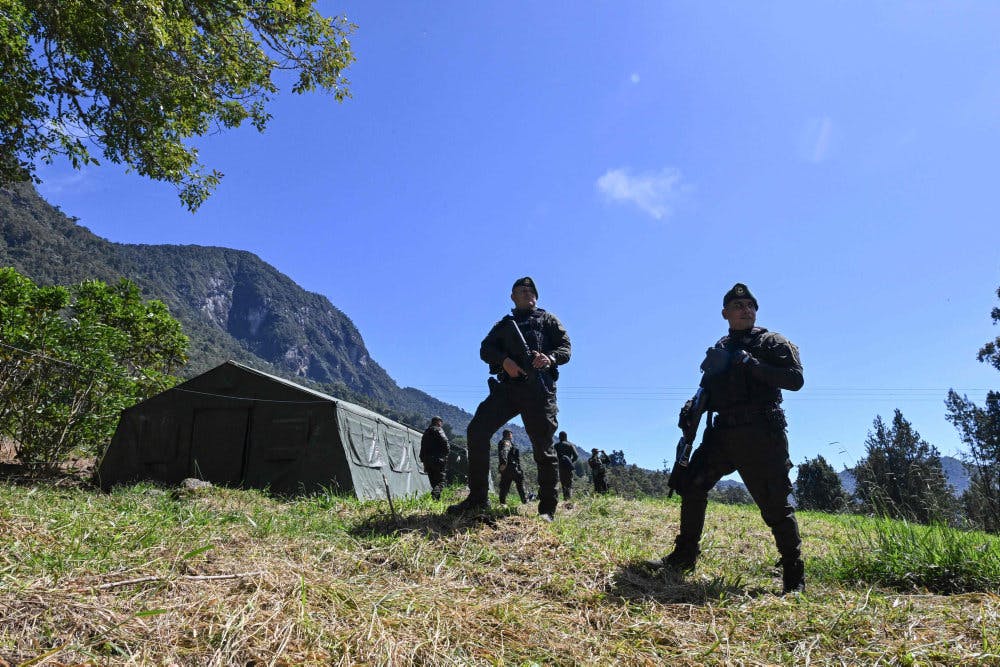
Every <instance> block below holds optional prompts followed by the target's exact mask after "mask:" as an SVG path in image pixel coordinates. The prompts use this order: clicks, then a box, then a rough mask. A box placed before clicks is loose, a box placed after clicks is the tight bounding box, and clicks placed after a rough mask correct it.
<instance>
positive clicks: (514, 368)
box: [503, 357, 525, 378]
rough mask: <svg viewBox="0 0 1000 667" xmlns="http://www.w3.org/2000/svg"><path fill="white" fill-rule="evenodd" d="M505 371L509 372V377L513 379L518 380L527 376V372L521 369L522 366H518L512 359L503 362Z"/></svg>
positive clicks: (508, 358)
mask: <svg viewBox="0 0 1000 667" xmlns="http://www.w3.org/2000/svg"><path fill="white" fill-rule="evenodd" d="M503 369H504V370H505V371H507V375H509V376H511V377H512V378H518V377H521V376H522V375H525V372H524V371H523V370H522V369H521V367H520V366H518V365H517V362H515V361H514V360H513V359H511V358H510V357H507V358H506V359H504V360H503Z"/></svg>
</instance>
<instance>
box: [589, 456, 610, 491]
mask: <svg viewBox="0 0 1000 667" xmlns="http://www.w3.org/2000/svg"><path fill="white" fill-rule="evenodd" d="M610 462H611V459H609V458H608V455H607V454H605V453H604V450H603V449H602V450H598V449H597V447H594V448H593V449H591V450H590V459H589V460H588V461H587V465H589V466H590V473H591V475H593V477H594V493H602V494H603V493H607V492H608V463H610Z"/></svg>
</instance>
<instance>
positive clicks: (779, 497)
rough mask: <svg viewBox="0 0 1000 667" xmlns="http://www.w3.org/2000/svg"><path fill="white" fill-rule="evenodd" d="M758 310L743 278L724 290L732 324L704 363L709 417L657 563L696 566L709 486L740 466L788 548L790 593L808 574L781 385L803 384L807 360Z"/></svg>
mask: <svg viewBox="0 0 1000 667" xmlns="http://www.w3.org/2000/svg"><path fill="white" fill-rule="evenodd" d="M757 309H758V304H757V298H756V297H755V296H754V295H753V293H752V292H751V291H750V289H749V288H748V287H747V286H746V285H744V284H743V283H736V284H735V285H733V287H732V289H730V290H729V291H728V292H726V294H725V296H723V297H722V317H723V318H724V319H725V320H726V321H727V322H728V323H729V333H728V334H727V335H725V336H723V337H722V338H721V339H719V341H718V342H717V343H716V344H715V345H714V346H713V347H714V349H710V352H709V354H707V355H706V360H705V363H703V364H702V371H703V373H704V374H703V376H702V379H701V387H702V389H704V390H705V392H706V393H707V394H708V401H707V413H708V423H707V424H706V428H705V433H704V436H703V437H702V442H701V445H700V446H699V447H698V448H697V449H696V450H695V451H694V453H693V454H692V455H691V461H690V463H689V465H688V467H687V470H686V472H685V473H684V474H683V475H682V476H681V479H680V480H679V488H678V492H679V493H680V495H681V526H680V532H679V534H678V535H677V539H676V540H675V548H674V550H673V552H672V553H670V555H668V556H666V557H665V558H663V559H662V561H657V562H656V563H657V564H661V565H663V566H665V567H668V568H671V569H675V570H688V569H692V568H694V565H695V561H696V560H697V558H698V554H699V549H698V543H699V541H700V540H701V532H702V528H703V527H704V524H705V509H706V506H707V504H708V492H709V490H711V489H712V487H713V486H715V484H716V482H718V481H719V480H720V479H722V478H723V477H724V476H725V475H728V474H730V473H732V472H739V474H740V477H741V478H742V479H743V483H744V484H746V486H747V490H748V491H749V492H750V495H751V496H752V497H753V499H754V502H756V503H757V507H759V508H760V513H761V516H762V517H763V519H764V522H765V523H767V525H768V526H769V527H770V528H771V533H772V534H773V535H774V541H775V544H776V545H777V547H778V551H779V552H780V554H781V564H782V575H783V577H782V579H783V588H782V590H783V592H785V593H789V592H793V591H801V590H803V589H804V587H805V573H804V567H803V564H802V557H801V544H802V542H801V539H800V538H799V528H798V524H797V522H796V520H795V510H794V508H793V507H792V505H791V504H790V503H789V501H788V495H789V494H790V493H791V492H792V483H791V480H790V479H789V477H788V472H789V470H791V468H792V462H791V460H790V459H789V457H788V438H787V437H786V435H785V426H786V422H785V413H784V411H783V410H782V409H781V401H782V398H781V390H782V389H787V390H789V391H798V390H799V389H800V388H801V387H802V383H803V379H802V363H801V362H800V361H799V350H798V348H797V347H795V345H793V344H792V343H791V342H790V341H789V340H788V339H786V338H785V337H784V336H782V335H781V334H778V333H775V332H773V331H768V330H767V329H764V328H762V327H757V326H754V325H755V324H756V320H757ZM720 350H721V351H722V352H720ZM719 359H722V360H723V362H722V363H720V362H719ZM713 413H714V414H715V417H714V419H713V418H712V414H713ZM689 418H690V413H689V407H688V406H685V408H684V409H682V410H681V419H680V421H681V424H682V425H687V424H689V422H688V419H689ZM682 428H683V426H682ZM695 428H697V425H696V424H695Z"/></svg>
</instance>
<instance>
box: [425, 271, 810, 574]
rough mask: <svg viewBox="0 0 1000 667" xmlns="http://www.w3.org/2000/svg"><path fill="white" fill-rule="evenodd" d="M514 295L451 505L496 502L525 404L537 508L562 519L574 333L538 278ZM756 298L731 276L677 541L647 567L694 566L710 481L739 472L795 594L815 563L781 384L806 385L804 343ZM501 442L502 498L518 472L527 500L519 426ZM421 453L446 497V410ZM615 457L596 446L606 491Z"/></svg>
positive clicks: (460, 508) (493, 346)
mask: <svg viewBox="0 0 1000 667" xmlns="http://www.w3.org/2000/svg"><path fill="white" fill-rule="evenodd" d="M510 298H511V301H513V303H514V308H513V309H512V310H511V312H510V314H509V315H505V316H504V317H503V318H501V319H500V320H499V321H498V322H497V323H496V324H494V325H493V327H492V328H491V329H490V331H489V333H487V334H486V338H484V339H483V341H482V343H481V344H480V349H479V356H480V358H481V359H482V360H483V361H484V362H485V363H487V364H488V365H489V369H490V378H489V380H488V385H489V390H490V391H489V395H488V396H487V397H486V398H485V399H484V400H483V401H482V403H480V404H479V407H478V408H477V409H476V413H475V415H474V416H473V417H472V421H470V422H469V426H468V430H467V437H468V451H469V476H468V486H469V495H468V496H467V497H466V498H465V499H464V500H462V501H461V502H458V503H455V504H454V505H450V506H449V507H448V508H447V512H448V514H452V515H462V514H477V513H483V512H485V511H488V510H489V507H490V505H489V458H490V449H491V444H490V438H491V437H492V435H493V434H494V433H495V432H496V431H497V429H499V428H500V427H501V426H503V425H504V424H506V423H507V422H508V421H510V420H511V419H513V418H514V417H515V416H517V415H520V416H521V419H522V420H523V422H524V429H525V431H526V432H527V434H528V438H529V440H530V441H531V447H532V456H533V458H534V460H535V463H536V464H537V467H538V515H539V517H540V518H541V519H542V520H543V521H552V520H553V518H554V516H555V512H556V507H557V505H558V494H559V485H560V484H561V486H562V495H563V500H564V501H568V500H569V499H570V497H571V496H572V486H573V477H574V475H573V472H574V468H575V463H576V461H577V460H578V458H579V455H578V453H577V448H576V446H575V445H573V443H571V442H569V440H568V438H567V435H566V433H565V431H563V432H561V433H560V434H559V441H558V442H556V443H553V435H554V434H555V433H556V430H557V429H558V421H557V419H556V414H557V412H558V407H557V405H556V381H557V380H558V379H559V366H561V365H563V364H565V363H567V362H568V361H569V359H570V352H571V347H570V341H569V335H568V334H567V333H566V329H565V328H564V327H563V325H562V323H561V322H560V321H559V319H558V318H557V317H556V316H555V315H553V314H552V313H549V312H547V311H545V310H542V309H541V308H538V307H537V301H538V288H537V286H536V285H535V282H534V280H532V279H531V278H530V277H524V278H519V279H518V280H516V281H515V282H514V285H513V286H512V288H511V295H510ZM757 309H758V303H757V299H756V297H755V296H754V295H753V293H752V292H751V291H750V289H749V288H748V287H747V286H746V285H745V284H743V283H736V284H735V285H733V287H732V288H731V289H729V290H728V291H727V292H726V293H725V295H724V296H723V298H722V317H723V319H725V320H726V322H727V323H728V325H729V331H728V333H727V334H726V335H725V336H723V337H722V338H721V339H719V340H718V341H717V342H716V343H715V344H714V345H713V346H712V347H710V348H709V349H708V351H707V352H706V357H705V361H704V362H703V363H702V365H701V371H702V377H701V382H700V385H699V387H700V389H699V392H698V393H697V394H696V395H695V398H696V399H697V405H696V402H695V399H692V401H688V403H687V404H685V406H684V408H682V410H681V414H680V418H679V421H678V425H679V426H680V427H681V430H682V432H683V433H685V438H686V436H687V435H688V434H689V433H690V434H691V435H692V439H693V434H694V433H696V432H697V428H698V421H699V420H700V417H701V415H702V414H703V413H706V414H707V421H706V426H705V431H704V434H703V437H702V442H701V444H700V445H699V446H698V447H697V448H696V449H694V452H693V454H690V459H689V460H683V461H680V459H681V457H680V456H678V457H677V458H678V460H679V462H680V463H682V465H681V466H680V467H679V468H678V469H677V475H676V477H675V475H674V474H672V475H671V479H672V484H671V488H673V489H676V490H677V492H678V493H679V494H680V496H681V509H680V526H679V531H678V534H677V537H676V539H675V543H674V550H673V551H672V552H671V553H670V554H668V555H667V556H665V557H663V558H660V559H656V560H652V561H650V562H649V566H650V567H652V568H654V569H659V568H664V569H669V570H673V571H675V572H684V571H687V570H691V569H693V568H694V567H695V562H696V561H697V559H698V556H699V555H700V553H701V552H700V548H699V543H700V540H701V534H702V530H703V528H704V522H705V512H706V506H707V502H708V501H707V499H708V491H709V490H710V489H711V488H712V487H713V486H715V484H716V483H717V482H718V481H719V480H720V479H721V478H722V477H723V476H725V475H728V474H730V473H733V472H738V473H739V474H740V476H741V478H742V479H743V481H744V483H745V484H746V486H747V489H748V490H749V492H750V495H751V496H752V497H753V499H754V502H755V503H756V504H757V506H758V508H759V509H760V512H761V516H762V518H763V519H764V521H765V523H767V525H768V526H769V527H770V528H771V532H772V534H773V535H774V540H775V545H776V546H777V547H778V551H779V553H780V554H781V561H780V562H781V566H782V580H783V587H782V592H783V593H789V592H796V591H801V590H803V589H804V587H805V569H804V566H803V561H802V557H801V539H800V536H799V530H798V524H797V522H796V519H795V511H794V508H793V507H792V506H791V504H790V502H789V500H788V495H789V493H790V492H791V489H792V485H791V480H790V478H789V476H788V472H789V470H790V469H791V468H792V463H791V460H790V459H789V456H788V439H787V437H786V435H785V431H786V425H787V422H786V420H785V413H784V410H783V409H782V408H781V402H782V395H781V391H782V390H789V391H797V390H798V389H799V388H801V387H802V384H803V379H802V378H803V376H802V364H801V362H800V360H799V351H798V348H797V347H796V346H795V345H794V344H792V343H791V342H790V341H789V340H788V339H787V338H785V337H784V336H782V335H781V334H778V333H776V332H773V331H768V330H767V329H764V328H762V327H757V326H755V324H756V317H757ZM681 442H682V444H683V443H684V442H685V439H684V438H682V441H681ZM442 443H443V444H442ZM687 444H688V445H693V443H691V442H688V443H687ZM442 447H443V448H444V452H445V454H444V456H442V455H441V451H442ZM499 449H500V500H501V502H504V501H505V500H506V497H507V493H508V491H509V489H510V485H511V483H514V484H515V485H516V487H517V491H518V495H520V497H521V501H522V502H526V501H527V494H526V493H525V491H524V473H523V471H522V470H521V466H520V453H519V452H518V450H517V447H515V446H514V443H513V440H512V438H511V433H510V431H509V430H508V431H504V435H503V438H502V439H501V441H500V443H499ZM678 451H680V448H679V449H678ZM687 451H688V452H690V448H689V449H687ZM420 457H421V460H422V461H423V462H424V467H425V470H427V473H428V475H429V476H430V478H431V485H432V487H433V491H432V493H433V494H434V498H435V499H437V498H440V495H441V486H442V484H443V480H444V472H443V463H446V462H447V438H446V437H444V431H443V429H442V428H441V419H440V418H438V417H435V418H434V419H433V420H432V422H431V426H430V428H428V429H427V432H426V433H425V434H424V438H423V442H422V443H421V454H420ZM608 463H609V460H608V456H607V455H606V454H604V452H601V451H598V450H597V449H593V450H591V456H590V459H589V461H588V465H589V466H590V468H591V470H592V473H593V479H594V491H595V492H596V493H606V492H607V468H608ZM432 471H433V472H432Z"/></svg>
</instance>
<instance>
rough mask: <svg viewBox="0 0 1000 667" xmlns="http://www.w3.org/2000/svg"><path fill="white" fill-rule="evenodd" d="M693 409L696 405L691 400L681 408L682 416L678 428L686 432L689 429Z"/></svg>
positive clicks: (678, 420)
mask: <svg viewBox="0 0 1000 667" xmlns="http://www.w3.org/2000/svg"><path fill="white" fill-rule="evenodd" d="M693 407H694V403H693V402H692V401H691V399H688V400H687V401H686V402H685V403H684V407H683V408H681V414H680V416H679V417H678V419H677V426H678V428H680V429H681V430H682V431H683V430H685V429H687V427H688V422H689V421H691V408H693Z"/></svg>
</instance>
